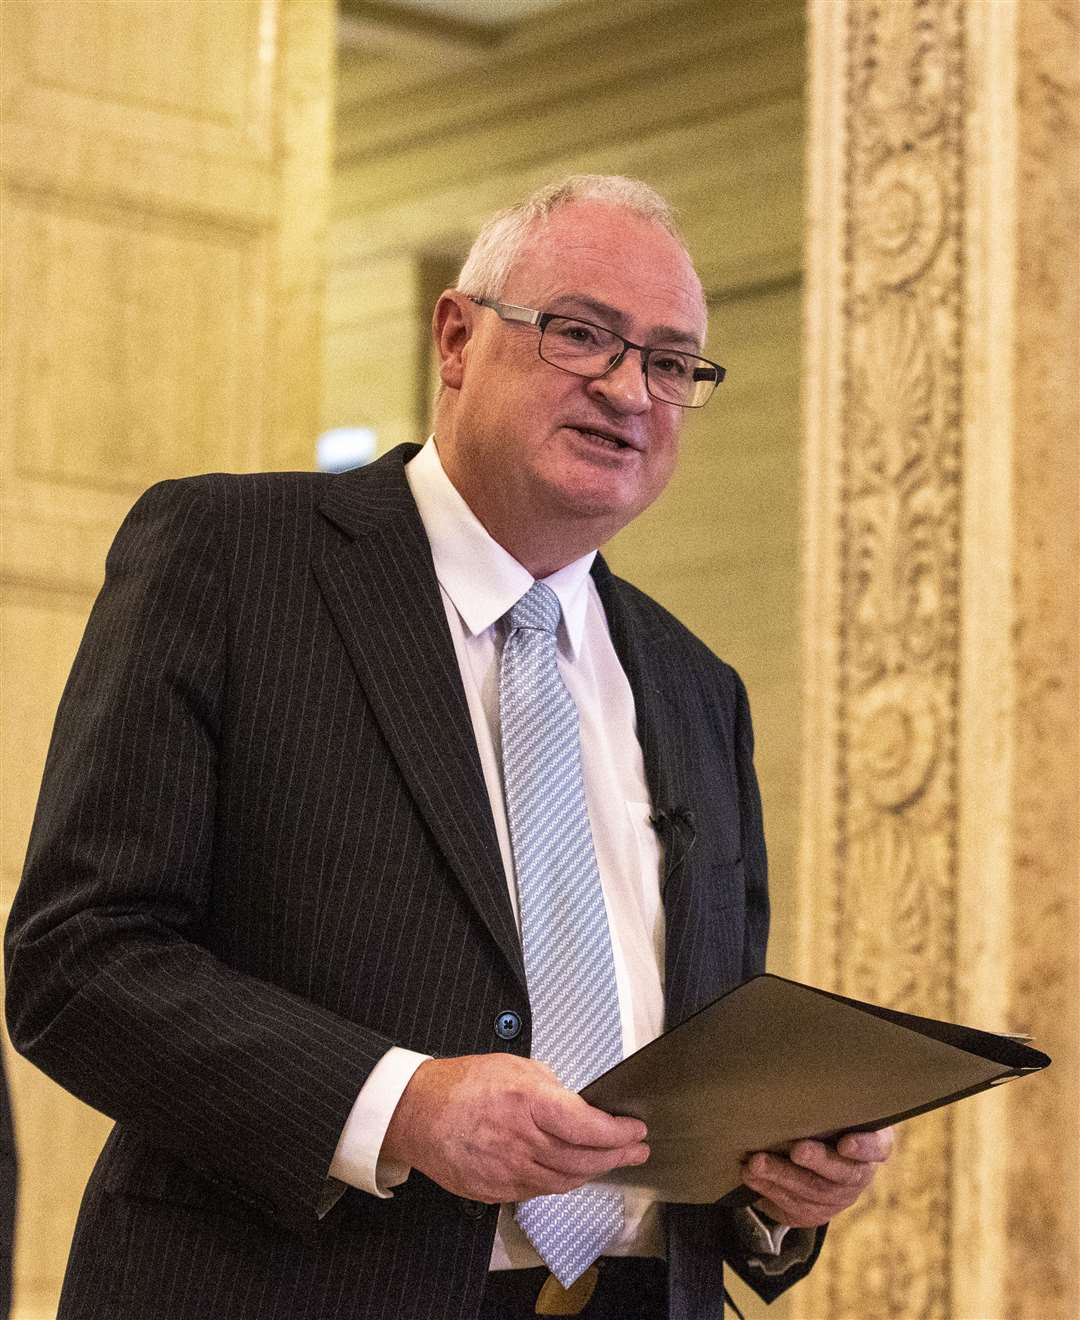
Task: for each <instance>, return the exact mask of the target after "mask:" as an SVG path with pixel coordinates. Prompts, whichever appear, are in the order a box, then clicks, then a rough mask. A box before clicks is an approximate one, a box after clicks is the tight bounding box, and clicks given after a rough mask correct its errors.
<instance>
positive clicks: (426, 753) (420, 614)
mask: <svg viewBox="0 0 1080 1320" xmlns="http://www.w3.org/2000/svg"><path fill="white" fill-rule="evenodd" d="M416 452H417V448H416V447H415V446H402V447H400V448H399V449H396V450H394V451H393V452H392V453H390V454H388V455H386V456H385V458H383V459H382V460H380V461H379V462H378V463H375V464H373V465H372V466H371V467H369V468H365V469H363V470H362V471H360V472H357V473H354V474H350V475H349V476H348V477H343V478H341V479H340V480H339V481H337V482H335V483H334V487H333V491H332V493H331V495H330V496H329V497H328V498H327V500H325V501H324V502H323V504H322V505H321V512H322V513H323V514H324V515H325V516H326V517H327V518H328V519H329V520H330V521H331V522H333V523H334V524H335V525H336V526H337V527H338V528H340V529H341V530H342V531H343V532H345V534H346V536H347V537H348V540H347V541H343V542H341V543H339V544H338V545H337V546H336V547H333V548H332V549H331V550H330V551H329V552H328V553H327V554H326V555H325V556H324V557H323V558H322V559H321V561H319V562H318V563H316V564H315V565H314V570H315V576H316V578H317V580H318V582H319V585H320V587H321V589H322V592H323V595H324V597H325V599H326V603H327V606H328V607H329V609H330V611H331V613H332V615H333V617H334V620H335V623H336V625H337V628H338V630H339V632H340V634H341V638H342V641H343V642H344V644H345V647H346V650H347V651H348V654H349V657H350V659H351V661H352V664H353V667H354V668H355V670H356V673H357V676H358V678H359V679H360V682H361V683H362V684H363V687H364V690H365V692H366V694H367V697H368V700H369V702H370V704H371V707H372V710H373V711H374V714H375V717H376V719H377V720H378V723H379V727H380V729H381V730H382V733H383V736H384V737H385V739H386V742H387V744H388V746H389V748H390V751H391V753H392V754H393V756H394V757H395V759H396V760H397V763H398V766H399V768H400V770H401V772H402V775H403V776H404V778H405V781H406V783H407V784H408V785H409V789H410V791H411V793H412V794H413V797H414V799H415V801H416V804H417V806H418V808H419V809H420V811H421V813H422V814H423V816H424V818H425V820H426V821H427V824H428V827H429V829H430V830H431V833H432V835H433V836H434V838H435V840H436V843H437V844H438V846H439V848H440V849H441V851H442V853H443V855H444V857H445V858H446V860H447V862H448V863H449V865H450V867H451V868H452V870H453V871H454V873H455V875H456V876H457V878H458V880H459V881H460V883H461V885H462V887H463V889H464V890H465V892H466V893H467V894H468V896H469V898H470V900H471V901H472V903H473V905H474V906H475V908H476V910H477V912H478V913H479V915H480V917H481V919H482V921H483V922H484V924H485V925H486V926H487V928H488V930H489V931H490V933H491V936H492V938H493V939H494V941H495V943H496V944H497V945H498V947H499V948H500V949H501V950H502V952H503V955H504V956H505V958H506V960H507V962H508V963H509V965H510V967H511V969H512V970H513V972H514V974H515V975H516V976H517V977H518V979H519V981H520V983H521V985H522V988H524V987H525V969H524V964H523V961H522V955H521V946H520V941H519V938H518V933H517V927H516V924H515V922H514V916H513V911H512V908H511V906H510V899H509V895H508V893H507V888H506V876H505V874H504V872H503V866H502V859H501V855H500V852H499V844H498V838H497V836H496V833H495V825H494V822H493V820H492V816H491V805H490V802H489V800H488V794H487V788H486V785H485V783H484V776H483V771H482V769H481V766H480V757H479V753H478V752H477V748H476V739H475V736H474V734H473V728H472V721H471V718H470V716H469V709H468V705H467V702H466V698H465V692H464V689H463V687H462V683H461V673H460V670H459V668H458V663H457V656H456V654H455V652H454V644H453V641H452V639H451V636H450V632H449V629H448V627H447V623H446V612H445V609H444V607H443V603H442V597H441V595H440V592H439V587H438V583H437V581H436V579H435V570H434V565H433V563H432V559H431V549H430V546H429V545H428V541H427V537H426V535H425V533H424V528H423V524H422V523H421V521H420V516H419V514H418V513H417V511H416V505H415V503H414V502H413V499H412V495H411V493H410V491H409V488H408V483H407V482H406V479H405V474H404V464H405V462H407V461H408V459H409V458H411V457H412V456H413V454H415V453H416Z"/></svg>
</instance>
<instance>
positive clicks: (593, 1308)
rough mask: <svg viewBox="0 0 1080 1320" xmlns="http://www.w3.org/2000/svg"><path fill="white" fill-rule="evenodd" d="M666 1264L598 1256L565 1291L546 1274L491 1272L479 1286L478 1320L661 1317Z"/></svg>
mask: <svg viewBox="0 0 1080 1320" xmlns="http://www.w3.org/2000/svg"><path fill="white" fill-rule="evenodd" d="M666 1294H667V1262H666V1261H662V1260H656V1259H653V1258H651V1257H642V1256H601V1257H600V1259H599V1260H598V1261H597V1262H596V1264H595V1265H590V1266H589V1268H588V1269H587V1270H586V1271H585V1273H584V1274H583V1275H582V1276H581V1278H580V1279H578V1280H577V1281H576V1282H575V1283H573V1284H571V1286H570V1287H569V1288H564V1287H563V1286H562V1284H561V1283H560V1282H559V1281H558V1279H556V1278H555V1276H554V1275H553V1274H550V1273H549V1272H548V1271H547V1270H546V1269H529V1270H493V1271H492V1272H491V1273H490V1274H489V1275H488V1277H487V1283H486V1285H485V1287H484V1303H483V1306H482V1307H481V1310H480V1315H481V1316H482V1317H483V1320H509V1318H510V1317H518V1316H520V1317H522V1320H524V1318H525V1317H527V1316H533V1315H584V1316H586V1317H589V1316H597V1317H602V1316H609V1315H610V1316H613V1317H615V1316H618V1317H623V1316H626V1317H638V1316H640V1317H641V1320H663V1317H664V1316H665V1315H666V1314H667V1299H666ZM586 1308H588V1309H587V1310H586Z"/></svg>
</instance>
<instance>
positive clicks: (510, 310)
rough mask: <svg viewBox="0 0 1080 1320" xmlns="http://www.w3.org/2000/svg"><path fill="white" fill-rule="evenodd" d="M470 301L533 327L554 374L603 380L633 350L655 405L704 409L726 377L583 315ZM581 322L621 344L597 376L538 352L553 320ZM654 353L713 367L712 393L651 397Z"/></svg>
mask: <svg viewBox="0 0 1080 1320" xmlns="http://www.w3.org/2000/svg"><path fill="white" fill-rule="evenodd" d="M465 296H466V297H467V298H468V299H469V301H470V302H473V303H476V305H477V306H478V307H489V308H490V309H491V310H492V311H493V312H494V313H495V315H496V316H498V317H499V318H500V319H501V320H503V321H511V322H515V323H517V324H520V325H534V326H536V328H537V329H538V330H539V331H540V341H538V342H537V345H536V351H537V353H538V354H540V360H541V362H547V364H548V366H549V367H554V368H555V369H556V371H565V372H566V373H567V374H568V375H571V376H579V377H580V378H581V379H582V380H602V379H603V378H604V377H605V376H606V375H608V374H609V372H612V371H614V370H615V368H616V367H618V366H619V365H620V364H621V363H622V360H623V358H624V357H626V354H627V353H628V352H629V350H630V349H632V348H636V349H637V351H638V352H639V353H640V354H641V374H642V376H643V378H644V380H645V389H646V390H647V391H648V394H649V397H650V398H652V399H655V400H656V401H657V403H669V404H671V406H672V407H673V408H704V407H705V405H706V404H707V403H708V402H709V399H711V398H712V396H713V394H714V393H715V392H716V387H717V385H719V384H720V383H721V381H723V379H724V377H725V376H726V375H727V370H726V368H724V367H722V366H721V365H720V363H719V362H713V361H712V360H711V359H709V358H707V357H702V356H701V354H700V353H687V352H686V351H685V349H681V348H671V347H668V346H666V345H661V344H657V345H655V346H653V347H648V346H646V345H645V344H635V343H634V341H633V340H632V339H627V338H626V337H625V336H624V335H620V334H619V333H618V332H617V331H615V330H612V329H611V327H610V326H607V325H598V324H597V322H595V321H587V320H586V319H585V318H584V317H583V316H568V315H567V314H566V313H565V312H539V311H537V310H536V308H534V307H520V306H518V304H516V303H504V302H499V301H498V300H497V299H495V298H478V297H477V296H476V295H475V294H472V293H469V294H466V295H465ZM556 320H558V321H580V322H581V324H582V325H587V326H591V327H592V329H594V330H603V332H604V333H605V334H607V335H612V336H613V337H614V338H615V339H618V340H619V341H620V342H621V343H622V350H621V351H620V352H619V353H618V354H617V355H616V356H615V357H614V358H613V359H612V361H611V362H609V363H608V365H607V366H606V367H605V368H604V370H603V371H601V372H600V374H599V375H598V376H590V375H589V374H588V373H586V372H582V371H574V370H573V369H572V368H571V367H564V366H563V365H562V363H560V362H550V361H549V360H548V359H547V358H546V357H544V356H543V354H541V353H540V342H542V341H543V337H544V331H545V330H546V329H547V327H548V325H549V323H550V322H552V321H556ZM654 353H682V354H683V355H684V356H685V357H691V358H695V359H697V361H699V362H704V363H706V364H707V365H708V366H710V367H712V368H713V370H714V371H715V372H716V380H715V381H714V382H713V388H712V391H711V392H710V393H709V394H708V395H707V396H706V398H704V399H703V400H702V401H701V403H677V402H676V401H675V400H674V399H665V398H662V397H661V396H660V395H659V394H654V393H653V392H652V390H651V389H650V388H649V358H650V357H651V356H652V355H653V354H654Z"/></svg>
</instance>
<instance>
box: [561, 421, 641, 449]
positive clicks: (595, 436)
mask: <svg viewBox="0 0 1080 1320" xmlns="http://www.w3.org/2000/svg"><path fill="white" fill-rule="evenodd" d="M570 430H572V431H576V432H577V433H578V435H583V436H585V438H586V439H588V440H593V441H596V442H598V443H599V444H602V445H603V446H604V447H605V448H607V449H630V448H632V446H631V445H629V444H628V443H627V442H626V441H625V440H622V439H620V438H619V436H617V435H613V434H612V433H611V432H610V431H594V430H593V429H592V428H591V427H588V426H572V427H571V428H570Z"/></svg>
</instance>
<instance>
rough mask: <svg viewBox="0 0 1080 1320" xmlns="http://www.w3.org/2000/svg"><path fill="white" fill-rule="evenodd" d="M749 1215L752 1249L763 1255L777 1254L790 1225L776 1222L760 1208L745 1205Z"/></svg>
mask: <svg viewBox="0 0 1080 1320" xmlns="http://www.w3.org/2000/svg"><path fill="white" fill-rule="evenodd" d="M746 1213H747V1215H749V1217H750V1231H751V1233H752V1234H753V1239H754V1250H755V1251H757V1252H759V1253H760V1254H761V1255H765V1256H779V1255H780V1248H781V1247H782V1246H783V1245H784V1238H785V1237H786V1236H787V1233H788V1229H789V1228H790V1225H788V1224H778V1223H777V1222H776V1220H775V1219H770V1218H769V1216H768V1215H766V1214H764V1213H763V1212H762V1211H761V1210H755V1209H754V1207H753V1206H752V1205H748V1206H746Z"/></svg>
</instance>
